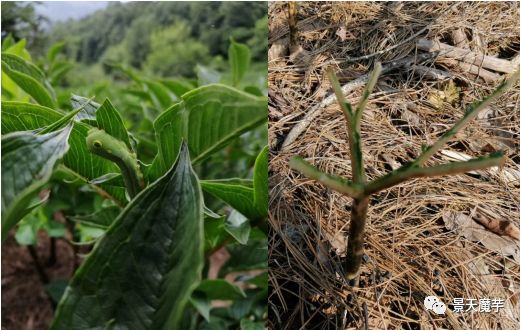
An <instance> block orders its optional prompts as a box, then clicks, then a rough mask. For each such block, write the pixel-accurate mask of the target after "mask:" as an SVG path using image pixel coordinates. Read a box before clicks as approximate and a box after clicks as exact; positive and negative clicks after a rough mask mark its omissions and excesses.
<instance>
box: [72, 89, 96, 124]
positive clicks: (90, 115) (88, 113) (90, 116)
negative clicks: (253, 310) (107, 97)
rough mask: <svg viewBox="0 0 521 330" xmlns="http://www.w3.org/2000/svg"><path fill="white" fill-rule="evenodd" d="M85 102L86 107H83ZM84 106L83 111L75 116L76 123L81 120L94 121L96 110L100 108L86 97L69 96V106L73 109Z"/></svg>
mask: <svg viewBox="0 0 521 330" xmlns="http://www.w3.org/2000/svg"><path fill="white" fill-rule="evenodd" d="M85 102H89V103H88V104H87V105H84V104H85ZM82 105H84V107H83V110H82V111H80V113H78V114H77V115H76V120H77V121H82V120H96V110H97V109H98V108H99V107H100V104H99V103H97V102H94V101H92V100H90V99H88V98H86V97H83V96H79V95H74V94H72V95H71V106H72V108H73V109H77V108H79V107H81V106H82Z"/></svg>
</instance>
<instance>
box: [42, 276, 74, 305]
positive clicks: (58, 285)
mask: <svg viewBox="0 0 521 330" xmlns="http://www.w3.org/2000/svg"><path fill="white" fill-rule="evenodd" d="M68 283H69V281H67V280H55V281H52V282H50V283H49V284H46V285H45V290H47V292H48V293H49V295H50V296H51V298H52V300H53V301H54V302H56V303H58V302H59V301H60V299H61V298H62V296H63V293H64V292H65V289H67V284H68Z"/></svg>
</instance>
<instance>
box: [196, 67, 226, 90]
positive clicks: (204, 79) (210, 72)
mask: <svg viewBox="0 0 521 330" xmlns="http://www.w3.org/2000/svg"><path fill="white" fill-rule="evenodd" d="M195 71H196V72H197V83H198V85H199V86H203V85H209V84H217V83H218V82H219V81H220V80H221V74H220V73H219V71H216V70H214V69H212V68H209V67H206V66H202V65H200V64H197V66H196V67H195Z"/></svg>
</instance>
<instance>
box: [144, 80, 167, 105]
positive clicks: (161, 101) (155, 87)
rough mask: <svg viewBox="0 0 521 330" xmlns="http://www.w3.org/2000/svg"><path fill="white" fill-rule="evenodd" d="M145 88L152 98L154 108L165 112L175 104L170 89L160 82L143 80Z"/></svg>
mask: <svg viewBox="0 0 521 330" xmlns="http://www.w3.org/2000/svg"><path fill="white" fill-rule="evenodd" d="M143 88H144V90H145V92H147V93H148V94H150V96H151V97H152V101H153V103H154V106H155V107H156V108H158V109H160V110H164V109H166V108H168V107H170V106H171V105H172V103H174V102H173V100H172V97H171V96H170V94H169V91H168V88H166V87H165V86H163V85H161V84H160V83H158V82H155V81H152V80H143Z"/></svg>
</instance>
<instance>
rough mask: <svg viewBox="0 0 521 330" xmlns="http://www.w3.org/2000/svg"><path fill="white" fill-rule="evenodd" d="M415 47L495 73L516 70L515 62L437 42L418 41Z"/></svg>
mask: <svg viewBox="0 0 521 330" xmlns="http://www.w3.org/2000/svg"><path fill="white" fill-rule="evenodd" d="M416 47H417V48H418V49H420V50H424V51H427V52H439V57H448V58H454V59H457V60H460V61H463V62H467V63H470V64H474V65H477V66H481V67H483V68H485V69H490V70H494V71H497V72H504V73H511V72H514V70H516V68H517V65H516V63H515V62H511V61H508V60H504V59H500V58H496V57H492V56H487V55H484V54H481V53H479V52H473V51H471V50H470V49H463V48H459V47H454V46H450V45H447V44H444V43H441V42H437V41H431V40H427V39H419V40H418V42H417V43H416Z"/></svg>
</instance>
